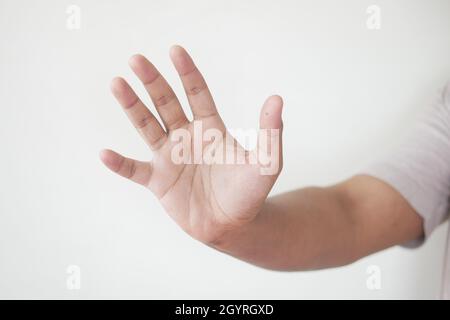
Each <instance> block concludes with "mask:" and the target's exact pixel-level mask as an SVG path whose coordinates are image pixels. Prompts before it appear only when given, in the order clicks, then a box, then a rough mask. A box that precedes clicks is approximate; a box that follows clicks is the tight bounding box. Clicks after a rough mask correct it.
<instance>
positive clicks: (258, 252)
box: [100, 46, 422, 270]
mask: <svg viewBox="0 0 450 320" xmlns="http://www.w3.org/2000/svg"><path fill="white" fill-rule="evenodd" d="M171 58H172V61H173V64H174V66H175V69H176V71H177V72H178V74H179V76H180V79H181V81H182V83H183V87H184V89H185V91H186V94H187V97H188V101H189V104H190V107H191V111H192V114H193V119H194V120H190V119H188V116H187V115H186V114H185V113H184V110H183V108H182V107H181V104H180V101H179V100H178V99H177V96H176V95H175V93H174V91H173V89H172V88H171V87H170V85H169V84H168V83H167V81H166V80H165V79H164V78H163V76H162V75H161V74H160V73H159V71H158V70H157V69H156V67H155V66H154V65H153V64H152V63H151V62H150V61H148V60H147V59H146V58H145V57H143V56H141V55H136V56H133V57H132V58H131V60H130V66H131V68H132V69H133V71H134V73H135V74H136V75H137V76H138V78H139V79H140V80H141V82H142V83H143V85H144V87H145V89H146V91H147V92H148V94H149V96H150V98H151V100H152V101H153V104H154V105H155V108H154V111H153V112H152V111H150V109H149V108H147V106H146V105H145V104H144V102H143V101H142V100H141V99H140V98H139V97H138V96H137V94H136V93H135V92H134V91H133V89H132V88H131V87H130V86H129V85H128V83H127V82H126V81H125V80H124V79H122V78H116V79H114V80H113V82H112V84H111V89H112V92H113V94H114V96H115V97H116V99H117V100H118V101H119V103H120V104H121V105H122V107H123V109H124V111H125V113H126V114H127V116H128V117H129V119H130V121H131V122H132V123H133V125H134V126H135V128H136V129H137V131H138V132H139V133H140V135H141V136H142V138H143V139H144V141H145V142H146V143H147V145H148V146H149V148H150V149H151V150H152V152H153V159H152V160H151V161H145V162H144V161H138V160H134V159H131V158H126V157H124V156H122V155H120V154H118V153H116V152H114V151H111V150H105V151H103V152H102V153H101V155H100V156H101V159H102V161H103V162H104V164H105V165H106V166H107V167H108V168H109V169H111V170H112V171H114V172H116V173H117V174H119V175H121V176H123V177H126V178H128V179H130V180H132V181H134V182H136V183H138V184H141V185H143V186H145V187H146V188H148V189H149V190H151V191H152V192H153V194H154V195H155V196H156V197H157V198H158V199H159V201H160V202H161V204H162V206H163V207H164V209H165V211H166V212H167V213H168V214H169V216H170V217H171V218H172V219H173V220H174V221H175V222H176V223H177V224H178V225H179V226H180V227H181V228H182V229H183V230H184V231H186V232H187V233H188V234H189V235H191V236H192V237H193V238H195V239H197V240H199V241H201V242H204V243H205V244H208V245H210V246H213V247H215V248H216V249H218V250H221V251H224V252H227V253H229V254H231V255H233V256H235V257H237V258H240V259H242V260H245V261H248V262H251V263H253V264H256V265H259V266H262V267H266V268H272V269H280V270H305V269H313V268H325V267H331V266H339V265H343V264H346V263H349V262H352V261H354V260H355V259H358V258H359V257H362V256H364V255H367V254H370V253H372V252H375V251H377V250H381V249H383V248H387V247H389V246H392V245H395V244H398V243H402V242H405V241H407V240H411V239H413V238H416V237H418V236H420V235H421V233H422V221H421V218H420V217H419V216H418V215H417V214H416V213H415V212H414V210H413V209H412V208H411V207H410V206H409V205H408V203H407V202H406V201H405V200H404V199H403V198H402V196H401V195H400V194H399V193H397V192H396V191H395V190H394V189H392V188H391V187H389V186H388V185H387V184H385V183H383V182H381V181H379V180H376V179H375V178H371V177H369V176H357V177H354V178H351V179H349V180H347V181H345V182H343V183H340V184H338V185H335V186H331V187H327V188H305V189H300V190H297V191H293V192H289V193H286V194H282V195H279V196H275V197H273V198H269V199H267V195H268V194H269V192H270V190H271V188H272V186H273V184H274V183H275V181H276V179H277V178H278V176H279V173H280V171H281V167H282V154H281V133H282V120H281V113H282V108H283V101H282V99H281V97H279V96H271V97H269V98H268V99H267V100H266V101H265V103H264V104H263V106H262V108H261V113H260V131H259V133H260V134H259V135H258V138H259V140H258V143H257V148H256V150H252V151H246V150H244V148H243V147H242V146H240V145H239V143H237V141H235V140H233V139H232V138H231V139H229V140H228V139H225V140H222V138H223V137H228V136H229V133H228V131H227V129H226V127H225V124H224V122H223V121H222V118H221V117H220V115H219V113H218V110H217V108H216V105H215V103H214V100H213V99H212V95H211V92H210V91H209V89H208V86H207V84H206V81H205V79H204V78H203V76H202V74H201V73H200V71H199V70H198V68H197V67H196V65H195V64H194V62H193V60H192V58H191V57H190V56H189V54H188V53H187V52H186V51H185V50H184V49H183V48H181V47H179V46H175V47H173V48H172V50H171ZM155 111H156V112H157V113H158V114H159V118H160V119H161V121H159V120H158V119H157V118H156V116H155V114H154V112H155ZM199 123H201V127H200V130H198V128H199V127H198V125H199ZM206 133H209V134H212V133H214V134H215V137H214V139H213V140H208V139H207V140H204V139H203V138H204V136H205V134H206ZM198 134H200V135H202V137H200V139H202V140H201V141H203V142H204V143H203V145H202V146H201V148H200V149H202V148H203V150H209V154H210V155H212V154H214V155H215V156H217V157H220V155H222V159H220V158H217V159H216V160H223V155H224V154H226V155H228V152H231V153H232V154H234V155H235V154H246V155H248V157H247V158H245V160H247V159H251V158H253V159H255V158H259V156H260V155H263V158H268V159H270V168H272V169H273V170H269V172H268V171H267V163H261V162H258V163H254V162H253V163H251V162H245V163H225V164H224V163H221V162H220V161H217V162H216V161H213V162H204V161H203V160H204V159H201V158H200V159H198V158H196V159H195V161H192V158H191V157H190V155H192V154H193V152H192V151H194V153H195V149H194V150H184V149H183V152H182V154H183V156H184V155H187V156H188V157H187V159H186V160H188V161H184V160H183V161H182V162H179V161H178V160H177V161H175V160H176V159H174V155H175V156H176V157H177V158H178V156H179V154H180V152H179V149H178V148H179V147H180V143H179V141H178V140H179V137H193V139H196V138H195V135H198ZM174 137H175V139H174ZM192 145H193V143H192V141H190V140H189V141H187V143H186V144H185V146H187V147H191V146H192ZM278 145H279V146H280V148H274V146H278ZM174 150H178V151H177V152H173V151H174ZM224 150H225V151H224ZM211 151H212V152H211ZM197 160H200V161H197Z"/></svg>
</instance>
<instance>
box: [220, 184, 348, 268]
mask: <svg viewBox="0 0 450 320" xmlns="http://www.w3.org/2000/svg"><path fill="white" fill-rule="evenodd" d="M342 200H343V199H342V197H341V196H340V195H339V190H337V189H336V188H333V187H329V188H315V187H310V188H304V189H299V190H295V191H291V192H288V193H284V194H281V195H278V196H275V197H272V198H269V199H267V201H266V203H265V204H264V206H263V208H262V210H261V212H260V213H259V214H258V215H257V216H256V218H255V219H254V220H253V221H252V222H250V223H248V224H246V225H245V226H243V227H242V228H240V229H237V230H233V231H232V232H229V233H227V234H225V235H224V237H223V239H222V241H220V243H219V244H218V245H217V246H216V248H217V249H219V250H221V251H224V252H226V253H228V254H230V255H233V256H235V257H237V258H239V259H242V260H245V261H248V262H250V263H252V264H256V265H259V266H262V267H265V268H269V269H277V270H305V269H316V268H324V267H331V266H338V265H342V264H346V263H349V262H350V261H352V260H353V258H354V256H353V246H354V242H355V225H354V223H355V222H354V221H353V219H352V216H351V214H350V213H349V212H347V211H346V208H345V207H346V204H345V202H343V201H342Z"/></svg>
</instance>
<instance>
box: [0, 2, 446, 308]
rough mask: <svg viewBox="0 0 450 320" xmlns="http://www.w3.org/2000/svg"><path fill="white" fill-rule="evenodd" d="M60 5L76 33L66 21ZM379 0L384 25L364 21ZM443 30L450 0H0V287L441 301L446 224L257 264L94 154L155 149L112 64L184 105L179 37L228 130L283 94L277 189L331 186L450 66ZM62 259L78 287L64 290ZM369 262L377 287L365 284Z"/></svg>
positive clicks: (383, 142) (404, 127)
mask: <svg viewBox="0 0 450 320" xmlns="http://www.w3.org/2000/svg"><path fill="white" fill-rule="evenodd" d="M70 4H75V5H78V6H79V7H80V8H81V29H80V30H69V29H67V28H66V20H67V18H68V14H67V13H66V8H67V7H68V6H69V5H70ZM372 4H375V5H378V6H379V7H380V8H381V10H382V11H381V14H382V24H381V29H380V30H368V29H367V27H366V20H367V17H368V15H367V13H366V9H367V7H368V6H369V5H372ZM449 36H450V1H448V0H427V1H425V0H421V1H420V0H414V1H413V0H396V1H392V0H389V1H388V0H385V1H375V0H373V1H365V0H346V1H333V0H328V1H324V0H320V1H317V0H314V1H312V0H311V1H243V0H233V1H230V0H227V1H207V0H204V1H181V0H180V1H163V0H158V1H156V0H155V1H150V0H148V1H87V0H86V1H56V0H55V1H31V0H30V1H23V0H22V1H17V0H14V1H13V0H9V1H5V0H0V39H1V44H0V97H1V104H0V108H1V113H0V146H1V151H0V179H1V181H0V298H64V299H65V298H193V299H195V298H256V299H257V298H275V299H277V298H288V299H291V298H292V299H294V298H295V299H296V298H369V299H371V298H436V297H437V296H438V293H439V285H440V279H441V271H442V258H443V250H444V242H445V231H446V226H441V227H440V228H439V229H438V230H437V231H436V232H435V233H434V234H433V236H432V237H431V238H430V239H429V241H428V242H427V243H426V244H425V245H424V246H423V247H421V248H420V249H418V250H408V249H403V248H393V249H390V250H387V251H384V252H382V253H378V254H375V255H373V256H370V257H368V258H365V259H363V260H361V261H359V262H357V263H354V264H353V265H351V266H347V267H343V268H339V269H334V270H323V271H316V272H294V273H281V272H273V271H266V270H263V269H260V268H257V267H254V266H251V265H248V264H246V263H243V262H240V261H238V260H236V259H234V258H231V257H229V256H226V255H223V254H221V253H219V252H216V251H214V250H213V249H211V248H209V247H206V246H204V245H202V244H200V243H198V242H196V241H194V240H192V239H190V238H189V237H188V236H187V235H186V234H184V233H183V232H182V231H181V230H180V229H179V228H178V227H177V226H176V225H175V224H174V223H173V222H172V220H171V219H170V218H168V217H167V216H166V214H165V212H164V211H163V210H162V208H161V206H160V205H159V203H158V202H157V200H156V199H155V198H154V197H153V196H152V194H151V193H150V192H149V191H148V190H146V189H144V188H142V187H140V186H138V185H135V184H133V183H131V182H129V181H126V180H125V179H122V178H120V177H118V176H116V175H114V174H113V173H111V172H109V171H108V170H107V169H106V168H104V167H103V165H102V164H101V163H100V161H99V160H98V152H99V150H100V149H101V148H104V147H110V148H113V149H115V150H118V151H120V152H123V153H124V154H126V155H128V156H132V157H136V158H140V159H149V158H151V152H150V151H149V150H148V149H147V148H146V146H145V144H144V143H143V141H141V139H140V138H139V136H138V134H137V133H136V132H135V131H134V129H133V128H132V126H131V124H129V123H128V121H127V119H126V117H125V115H124V114H123V112H122V110H121V109H120V107H119V106H118V104H117V103H116V102H115V101H114V100H113V98H112V95H111V94H110V93H109V82H110V79H111V78H112V77H113V76H116V75H123V76H125V77H126V78H127V79H129V80H130V81H131V83H132V84H133V85H136V87H137V88H138V89H139V90H138V92H139V93H140V94H141V95H142V97H143V98H144V99H145V101H148V100H149V99H148V98H147V97H146V96H145V94H144V90H143V89H142V87H141V86H139V83H138V81H137V80H136V78H134V77H133V76H132V73H131V71H130V70H129V69H128V67H127V60H128V58H129V57H130V56H131V55H132V54H133V53H138V52H140V53H143V54H145V55H147V56H148V57H149V58H150V59H151V60H152V61H153V62H154V63H155V64H156V65H157V66H158V67H159V69H160V70H161V72H162V73H163V74H164V75H165V76H166V77H167V79H168V80H169V81H170V82H171V83H172V84H173V86H174V88H175V90H176V91H177V92H179V93H180V98H181V99H182V101H183V102H185V101H186V99H185V97H184V95H183V94H182V90H181V89H182V87H181V85H180V82H179V79H177V77H176V72H175V70H174V69H173V67H172V66H171V64H170V62H169V59H168V49H169V47H170V45H172V44H175V43H178V44H181V45H183V46H185V47H186V48H187V49H188V50H190V52H191V53H192V56H193V57H194V59H195V60H196V62H197V64H198V66H199V68H200V69H201V70H202V71H203V73H204V74H205V77H206V79H207V81H208V82H209V84H210V87H211V90H212V92H213V94H214V96H215V99H216V103H217V105H218V107H219V108H220V111H221V114H222V116H223V118H224V120H225V121H226V123H227V124H228V126H230V127H231V128H251V127H256V126H257V125H258V115H259V110H260V107H261V105H262V102H263V101H264V99H265V98H266V97H267V96H268V95H270V94H273V93H278V94H280V95H282V96H283V97H284V100H285V108H284V115H283V118H284V124H285V131H284V137H285V138H284V143H285V147H284V152H285V153H284V154H285V167H284V171H283V173H282V175H281V176H280V178H279V180H278V183H277V184H276V186H275V188H274V190H273V193H278V192H281V191H285V190H290V189H292V188H298V187H302V186H307V185H327V184H330V183H334V182H337V181H339V180H341V179H344V178H346V177H348V176H350V175H352V174H354V173H357V172H358V171H359V170H362V169H363V168H364V167H365V166H367V165H368V164H369V163H370V162H371V161H373V160H376V159H379V158H380V157H382V156H383V155H385V154H386V153H388V151H389V150H390V149H391V148H393V147H395V145H396V144H398V143H399V142H400V141H401V139H402V138H403V137H404V136H405V135H406V134H407V132H408V131H409V130H410V129H411V127H412V125H413V124H414V120H415V119H416V117H417V115H418V114H419V113H420V112H421V111H423V110H425V109H426V108H427V106H428V105H429V102H430V101H432V98H433V97H434V95H435V93H436V90H438V89H439V87H441V86H442V85H444V84H445V82H446V80H448V79H449V78H450V76H449V75H450V41H449V39H450V37H449ZM185 106H186V105H185ZM186 110H188V108H186ZM299 254H301V253H299ZM69 265H78V266H80V268H81V289H80V290H68V289H67V287H66V279H67V277H68V274H67V273H66V268H67V267H68V266H69ZM370 265H377V266H379V267H380V268H381V272H382V273H381V276H382V279H381V280H382V288H381V290H368V289H367V287H366V279H367V277H368V274H367V273H366V269H367V267H368V266H370Z"/></svg>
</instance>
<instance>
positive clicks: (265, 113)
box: [259, 95, 283, 129]
mask: <svg viewBox="0 0 450 320" xmlns="http://www.w3.org/2000/svg"><path fill="white" fill-rule="evenodd" d="M282 109H283V99H282V98H281V97H280V96H277V95H273V96H270V97H269V98H267V99H266V101H265V102H264V104H263V107H262V109H261V115H260V117H259V127H260V128H261V129H281V127H282V126H283V122H282V120H281V111H282Z"/></svg>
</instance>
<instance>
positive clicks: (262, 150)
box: [257, 95, 283, 175]
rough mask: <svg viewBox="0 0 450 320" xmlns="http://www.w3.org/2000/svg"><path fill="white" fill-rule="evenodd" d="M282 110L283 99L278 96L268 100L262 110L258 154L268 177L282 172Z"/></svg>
mask: <svg viewBox="0 0 450 320" xmlns="http://www.w3.org/2000/svg"><path fill="white" fill-rule="evenodd" d="M282 109H283V99H281V97H280V96H277V95H274V96H270V97H269V98H267V100H266V101H265V102H264V105H263V107H262V109H261V115H260V118H259V127H260V130H259V135H258V150H257V152H258V159H259V162H260V164H261V165H262V166H263V167H265V169H264V172H265V173H264V174H266V175H274V174H278V173H279V172H280V171H281V166H282V149H281V132H282V129H283V121H282V119H281V112H282Z"/></svg>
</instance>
